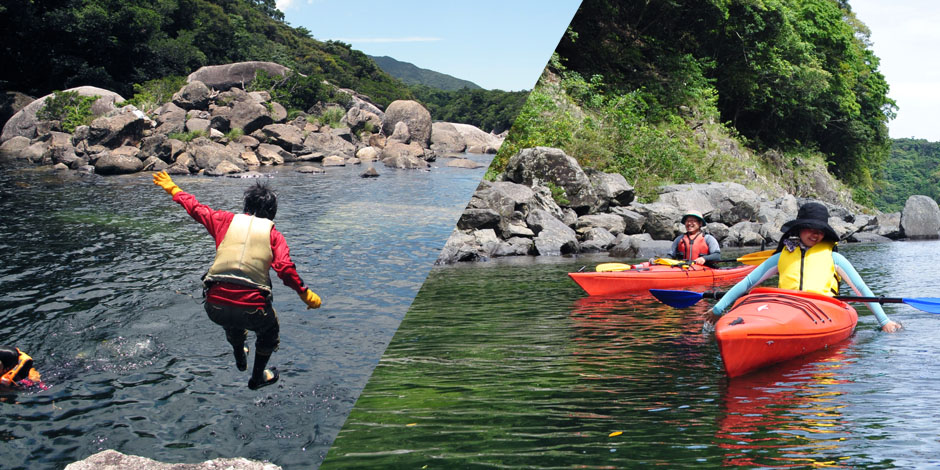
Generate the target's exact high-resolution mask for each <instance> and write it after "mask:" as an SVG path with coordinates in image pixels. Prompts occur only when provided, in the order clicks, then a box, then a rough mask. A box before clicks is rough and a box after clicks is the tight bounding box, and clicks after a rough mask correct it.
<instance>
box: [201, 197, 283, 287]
mask: <svg viewBox="0 0 940 470" xmlns="http://www.w3.org/2000/svg"><path fill="white" fill-rule="evenodd" d="M272 228H274V222H272V221H271V220H269V219H265V218H261V217H255V216H251V215H246V214H238V215H236V216H235V217H234V218H233V219H232V223H231V224H230V225H229V227H228V231H226V232H225V237H223V238H222V243H220V244H219V248H218V250H216V252H215V261H214V262H213V263H212V267H210V268H209V272H208V273H207V274H206V277H205V278H204V279H203V281H204V282H205V283H207V284H208V283H211V282H229V283H232V284H239V285H243V286H248V287H254V288H256V289H260V290H262V291H264V292H265V293H266V294H270V293H271V276H270V275H269V273H268V271H269V270H270V269H271V263H272V262H273V261H274V252H273V251H271V229H272Z"/></svg>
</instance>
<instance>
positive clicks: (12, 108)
mask: <svg viewBox="0 0 940 470" xmlns="http://www.w3.org/2000/svg"><path fill="white" fill-rule="evenodd" d="M35 99H36V98H35V97H32V96H29V95H26V94H24V93H20V92H18V91H8V92H5V93H3V94H2V95H0V126H3V125H4V124H6V122H7V121H8V120H9V119H10V118H11V117H13V115H14V114H16V113H18V112H19V111H20V110H21V109H23V108H25V107H26V106H27V105H29V104H30V103H32V102H33V100H35Z"/></svg>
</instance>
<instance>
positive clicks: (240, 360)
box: [234, 346, 248, 372]
mask: <svg viewBox="0 0 940 470" xmlns="http://www.w3.org/2000/svg"><path fill="white" fill-rule="evenodd" d="M234 354H235V367H237V368H238V370H240V371H242V372H244V371H246V370H248V346H245V347H244V348H242V353H241V354H238V351H235V352H234Z"/></svg>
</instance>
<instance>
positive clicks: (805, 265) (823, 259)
mask: <svg viewBox="0 0 940 470" xmlns="http://www.w3.org/2000/svg"><path fill="white" fill-rule="evenodd" d="M834 246H835V243H833V242H830V241H821V242H819V243H817V244H815V245H813V246H812V247H811V248H809V249H808V250H806V251H804V250H803V248H802V246H798V247H796V249H794V250H793V251H789V250H787V249H786V248H784V249H783V250H782V251H781V252H780V259H779V260H778V261H777V270H778V271H780V281H779V283H778V286H779V287H780V288H782V289H793V290H802V291H807V292H816V293H817V294H823V295H828V296H830V297H832V296H835V295H837V294H838V293H839V278H838V277H837V275H836V265H835V262H834V261H833V260H832V249H833V247H834Z"/></svg>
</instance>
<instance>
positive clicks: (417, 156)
mask: <svg viewBox="0 0 940 470" xmlns="http://www.w3.org/2000/svg"><path fill="white" fill-rule="evenodd" d="M259 70H265V71H267V72H268V73H276V74H281V75H284V74H285V73H287V72H288V71H289V70H288V69H287V68H286V67H283V66H281V65H278V64H274V63H270V62H243V63H237V64H228V65H219V66H209V67H203V68H201V69H199V70H197V71H196V72H193V73H192V74H191V75H190V76H189V77H188V80H187V81H188V83H187V84H186V85H185V86H184V87H183V88H181V89H180V90H179V91H178V92H177V93H176V94H175V95H174V96H173V99H172V101H171V102H168V103H164V104H162V105H160V106H159V107H157V108H155V109H154V110H153V112H151V113H149V114H145V113H144V112H142V111H141V110H139V109H137V108H136V107H134V106H133V105H123V106H122V105H121V103H122V102H123V101H124V98H122V97H121V96H120V95H118V94H116V93H114V92H111V91H109V90H104V89H101V88H95V87H88V86H85V87H77V88H72V89H69V90H66V91H75V92H77V93H79V94H80V95H82V96H96V97H98V99H97V100H96V101H95V102H94V104H93V105H92V113H93V115H94V116H96V117H95V119H94V120H93V121H92V122H91V124H89V125H84V126H78V127H77V128H76V129H75V130H74V132H72V133H67V132H63V131H62V129H61V123H59V122H57V121H42V120H39V119H38V118H37V117H36V114H37V112H38V111H39V110H40V109H41V108H42V106H43V104H44V103H45V101H46V100H47V99H49V98H50V97H51V96H52V95H51V94H50V95H47V96H45V97H42V98H39V99H37V100H34V101H32V102H31V103H29V104H28V105H26V106H25V107H24V108H22V109H21V110H19V111H18V112H17V113H16V114H14V115H13V117H11V118H10V120H9V121H7V123H6V124H5V125H4V127H3V132H2V134H0V142H2V143H0V161H22V162H28V163H30V164H34V165H53V166H54V168H56V169H61V170H77V171H83V172H88V173H97V174H104V175H114V174H127V173H136V172H139V171H160V170H166V171H167V172H169V173H171V174H195V173H200V174H206V175H210V176H222V175H231V174H237V173H242V172H245V171H248V170H249V169H251V168H254V167H258V166H262V165H281V164H284V163H290V162H310V163H317V164H318V165H307V166H305V167H304V169H303V170H302V171H304V172H308V173H309V172H313V173H316V172H322V167H325V166H343V165H351V164H360V163H362V162H373V161H381V162H382V163H383V164H385V166H387V167H393V168H408V169H428V168H429V167H430V165H429V162H433V161H435V160H436V159H437V158H438V157H439V156H448V157H456V156H457V155H456V154H459V153H462V152H468V153H495V152H496V150H497V149H498V148H499V146H500V145H501V143H502V140H503V136H497V135H493V134H490V133H487V132H484V131H482V130H480V129H478V128H476V127H474V126H471V125H467V124H457V123H447V122H433V121H432V119H431V115H430V113H429V112H428V111H427V109H425V108H424V107H423V106H422V105H421V104H420V103H418V102H416V101H411V100H399V101H394V102H392V103H390V104H389V106H388V107H387V108H386V109H384V110H382V109H380V108H379V107H378V106H376V105H375V104H373V103H371V102H370V101H369V99H368V97H366V96H364V95H360V94H358V93H356V92H355V91H353V90H348V89H340V91H341V92H344V93H346V94H347V95H348V96H349V100H348V104H346V105H339V104H336V103H322V102H320V103H317V104H316V105H314V106H313V107H311V108H310V109H308V110H307V112H306V113H301V114H300V115H298V116H296V117H294V118H292V119H288V113H287V110H286V109H285V108H284V106H282V105H281V104H280V103H277V102H276V101H274V100H272V99H271V96H270V94H269V93H267V92H264V91H252V92H248V91H245V89H244V88H245V84H246V83H250V82H251V80H253V79H254V76H255V73H256V72H257V71H259ZM328 112H332V113H335V114H337V115H339V114H340V113H341V115H342V118H341V119H340V125H339V127H336V128H332V127H330V126H329V125H326V124H323V123H321V122H320V120H319V119H314V118H313V117H314V116H320V115H323V114H325V113H328ZM308 117H311V118H310V119H308ZM185 133H190V135H198V137H195V138H193V139H191V140H189V141H188V142H184V141H183V140H180V139H179V138H173V137H174V136H182V135H184V134H185ZM447 165H448V166H457V167H464V168H477V167H479V166H480V164H479V163H477V162H473V161H472V160H468V159H465V158H454V160H452V161H449V162H448V164H447ZM370 170H371V171H370V172H368V173H369V174H365V173H364V174H363V176H376V175H377V172H376V171H375V170H374V168H371V169H370Z"/></svg>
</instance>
